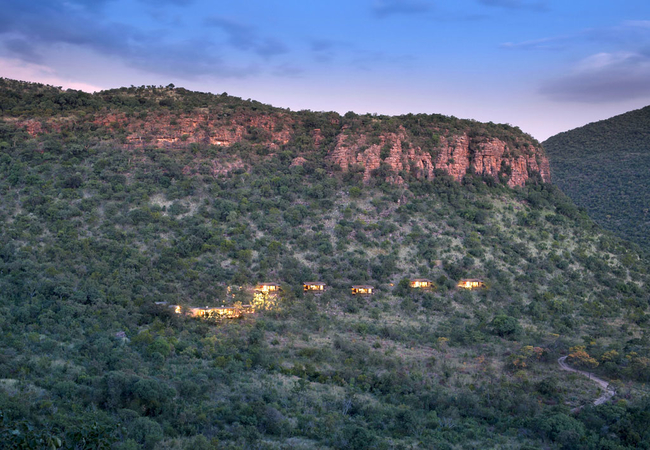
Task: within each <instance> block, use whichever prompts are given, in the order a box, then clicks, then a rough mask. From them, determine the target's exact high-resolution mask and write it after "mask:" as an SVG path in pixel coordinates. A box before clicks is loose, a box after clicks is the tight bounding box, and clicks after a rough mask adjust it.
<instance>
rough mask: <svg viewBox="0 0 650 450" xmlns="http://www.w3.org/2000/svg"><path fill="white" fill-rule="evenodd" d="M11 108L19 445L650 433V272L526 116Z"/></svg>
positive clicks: (31, 102) (135, 91) (3, 126)
mask: <svg viewBox="0 0 650 450" xmlns="http://www.w3.org/2000/svg"><path fill="white" fill-rule="evenodd" d="M0 98H1V99H2V101H1V102H0V104H1V105H2V108H3V112H2V117H1V120H0V193H1V195H0V222H1V223H2V224H3V225H2V227H1V228H0V333H1V335H0V336H1V340H0V342H1V343H2V345H0V374H2V379H0V444H2V446H3V447H5V448H46V447H47V448H58V447H62V448H75V447H84V446H85V447H90V448H115V449H132V448H194V449H203V448H233V449H234V448H252V447H255V448H413V447H423V448H450V449H451V448H461V447H468V446H473V447H481V448H493V447H504V448H526V447H528V448H539V447H542V446H545V447H552V448H604V447H609V448H636V447H638V446H640V445H642V444H643V443H644V442H648V440H649V439H650V435H649V434H648V433H649V432H648V430H647V419H646V418H647V414H648V413H649V412H650V402H648V400H647V396H646V390H645V387H644V386H645V384H644V383H647V382H648V381H649V379H648V373H650V341H649V339H648V335H647V329H648V322H649V317H650V316H648V297H647V293H646V292H647V286H648V283H649V282H650V275H649V273H650V272H649V270H648V269H649V266H648V261H647V260H646V259H644V257H643V255H640V254H639V253H638V252H637V251H636V250H635V249H634V248H633V246H630V244H629V243H628V242H626V241H623V240H621V239H619V238H617V237H615V236H613V235H612V234H611V233H609V232H607V231H605V230H603V229H601V228H600V227H599V226H598V225H596V224H595V223H594V222H593V221H592V220H591V219H590V218H589V217H588V216H587V215H586V214H585V212H584V211H583V210H581V209H579V208H577V207H576V206H575V205H574V204H573V203H572V202H571V201H570V200H569V199H568V198H567V197H566V196H564V195H563V194H562V192H560V191H559V190H558V189H557V188H555V187H554V186H553V185H551V184H549V183H547V182H545V181H548V173H547V171H546V169H545V157H544V154H543V152H542V150H540V146H539V144H538V143H536V142H535V141H533V140H532V139H531V138H530V137H528V136H527V135H525V134H524V133H522V132H521V131H519V130H518V129H515V128H512V127H509V126H504V125H495V124H480V123H478V122H473V121H462V120H459V119H455V118H449V117H445V116H438V115H434V116H427V115H420V116H411V115H407V116H400V117H384V116H372V115H365V116H359V115H355V114H353V113H348V114H346V115H345V116H339V115H338V114H335V113H314V112H310V111H301V112H291V111H288V110H281V109H277V108H272V107H270V106H267V105H262V104H260V103H257V102H252V101H244V100H241V99H237V98H234V97H230V96H226V95H219V96H214V95H211V94H201V93H196V92H190V91H187V90H184V89H181V88H175V87H172V86H168V87H165V88H161V87H140V88H135V87H132V88H123V89H115V90H111V91H104V92H100V93H97V94H93V95H90V94H84V93H80V92H75V91H63V90H60V89H58V88H54V87H49V86H43V85H38V84H30V83H22V82H18V81H12V80H3V86H2V89H0ZM179 133H180V134H179ZM434 136H435V137H434ZM226 141H227V142H226ZM377 153H378V154H379V161H377V158H376V156H377ZM440 161H442V162H440ZM504 161H505V162H504ZM439 162H440V163H439ZM523 167H525V168H526V170H525V171H524V170H523ZM537 169H539V170H537ZM524 176H525V179H522V178H520V177H524ZM415 279H428V280H430V281H432V282H433V285H434V286H433V288H432V289H424V290H422V289H419V288H412V287H411V280H415ZM462 279H478V280H480V282H482V283H483V284H484V287H479V288H477V289H474V290H466V289H463V288H462V287H459V282H460V281H461V280H462ZM306 281H320V282H322V283H324V284H325V285H326V286H327V288H326V290H325V291H324V292H323V293H322V294H313V293H309V292H305V291H304V290H303V283H304V282H306ZM261 282H270V283H277V284H279V285H280V286H281V289H282V291H281V294H280V295H279V296H278V297H277V298H274V297H266V296H264V295H261V294H259V293H255V292H254V290H253V288H254V287H255V286H256V285H257V284H258V283H261ZM476 283H477V284H479V282H478V281H477V282H476ZM353 285H371V286H373V287H374V294H373V295H371V296H356V295H354V296H353V295H352V293H351V287H352V286H353ZM479 285H480V284H479ZM249 304H250V305H252V306H246V305H249ZM222 305H223V306H224V307H226V308H230V309H220V308H221V307H222ZM172 306H173V307H172ZM206 307H208V309H210V308H211V311H212V313H211V317H204V318H202V317H196V315H198V314H200V313H201V312H202V311H207V309H205V308H206ZM250 310H254V311H255V312H254V313H252V314H242V316H241V317H239V318H234V319H228V318H219V317H214V316H216V315H219V314H221V313H222V312H224V311H227V312H228V314H230V312H233V315H237V314H239V313H241V312H242V311H250ZM195 313H196V314H195ZM563 355H564V356H568V358H567V360H566V361H567V363H568V364H569V365H571V366H572V367H577V368H583V369H587V370H590V371H593V372H595V373H597V374H598V376H599V377H601V378H605V379H608V380H610V381H611V380H616V381H613V385H614V386H616V387H617V395H616V396H615V397H614V402H610V403H606V404H604V405H601V406H598V407H594V406H590V404H591V403H592V402H593V401H594V400H595V399H596V398H597V397H599V396H600V394H599V392H598V389H599V387H598V386H597V385H596V384H595V383H592V382H591V381H590V380H589V379H587V378H586V377H585V378H584V379H583V377H579V376H575V375H570V374H568V373H567V372H564V371H563V370H562V369H561V367H560V366H559V365H558V363H557V359H558V358H559V357H560V356H563ZM582 406H584V408H582V409H580V411H579V412H572V411H573V410H574V408H580V407H582Z"/></svg>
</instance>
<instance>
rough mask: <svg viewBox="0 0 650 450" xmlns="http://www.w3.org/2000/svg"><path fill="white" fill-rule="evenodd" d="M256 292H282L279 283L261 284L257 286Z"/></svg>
mask: <svg viewBox="0 0 650 450" xmlns="http://www.w3.org/2000/svg"><path fill="white" fill-rule="evenodd" d="M255 290H256V291H257V292H263V293H266V294H270V293H277V292H279V291H280V285H279V284H278V283H260V284H258V285H257V286H255Z"/></svg>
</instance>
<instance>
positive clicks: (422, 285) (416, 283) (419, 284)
mask: <svg viewBox="0 0 650 450" xmlns="http://www.w3.org/2000/svg"><path fill="white" fill-rule="evenodd" d="M411 287H412V288H414V289H431V288H432V287H433V281H431V280H427V279H426V278H415V279H413V280H411Z"/></svg>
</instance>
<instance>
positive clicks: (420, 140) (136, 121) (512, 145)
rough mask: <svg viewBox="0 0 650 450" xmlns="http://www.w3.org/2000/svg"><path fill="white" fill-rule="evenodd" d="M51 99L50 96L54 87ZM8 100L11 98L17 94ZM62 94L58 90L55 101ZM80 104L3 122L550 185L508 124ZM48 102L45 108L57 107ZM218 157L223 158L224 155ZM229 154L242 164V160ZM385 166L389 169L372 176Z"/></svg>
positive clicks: (176, 93)
mask: <svg viewBox="0 0 650 450" xmlns="http://www.w3.org/2000/svg"><path fill="white" fill-rule="evenodd" d="M48 92H49V94H48V95H52V96H54V97H56V95H57V91H56V89H54V90H50V91H48ZM11 93H12V95H13V96H14V97H15V96H16V90H14V91H12V92H11ZM68 93H69V91H58V95H59V96H65V95H69V94H68ZM41 95H42V94H41ZM84 96H85V97H84ZM79 98H81V99H82V100H83V101H84V102H85V103H84V107H69V108H63V107H62V108H61V109H62V110H61V111H59V112H57V111H54V113H50V114H48V115H47V117H42V116H41V117H34V115H33V114H32V115H29V114H25V113H22V114H16V113H14V112H13V110H12V111H11V112H9V113H7V112H6V111H5V112H4V114H3V117H2V120H3V121H4V122H5V123H9V124H12V125H13V126H15V127H17V128H19V129H22V130H24V131H26V132H27V133H28V134H29V135H30V136H32V137H34V138H38V137H43V136H46V135H48V134H56V135H60V136H63V137H66V136H71V135H75V134H79V133H91V134H92V133H94V134H95V135H97V136H99V139H100V140H102V141H104V140H106V139H111V140H112V141H113V142H114V143H115V144H117V145H120V146H122V147H124V148H127V149H129V148H130V149H135V148H138V147H166V148H186V147H190V146H192V145H194V146H195V147H197V148H202V147H209V146H213V147H221V148H223V149H224V150H226V153H227V148H228V147H231V146H233V145H234V144H244V145H247V146H250V147H253V148H256V147H257V148H259V147H263V148H264V149H265V150H264V151H263V152H258V153H261V154H263V153H264V154H268V153H271V154H273V153H277V152H286V151H288V152H290V153H293V164H294V165H297V164H304V163H306V162H308V161H309V160H310V157H309V156H310V154H311V155H312V156H313V155H314V153H317V155H318V156H317V157H316V159H317V160H318V161H321V162H322V161H323V160H326V161H328V162H329V163H330V164H336V165H338V166H340V167H341V169H342V170H344V171H347V170H350V169H353V170H355V171H363V178H364V180H365V181H369V180H370V179H371V177H372V176H373V174H376V175H379V176H384V177H386V179H387V180H389V181H391V182H395V183H404V182H405V179H404V178H405V175H407V174H408V175H409V176H412V177H415V178H418V179H423V178H424V179H431V178H433V177H435V176H436V174H440V173H447V174H449V175H451V176H452V177H453V178H454V179H456V180H457V181H462V180H463V178H464V177H465V176H466V175H467V174H468V173H475V174H478V175H486V176H491V177H494V178H495V179H498V180H500V181H503V182H506V183H507V184H508V185H509V186H511V187H512V186H521V185H523V184H525V183H526V181H527V180H528V179H529V178H530V177H531V176H534V175H535V174H538V175H539V177H540V178H541V179H542V180H543V181H545V182H550V170H549V163H548V160H547V158H546V156H545V154H544V151H543V150H542V148H541V146H540V145H539V143H537V142H536V141H535V140H534V139H532V138H531V137H530V136H528V135H526V134H524V133H522V132H521V131H520V130H519V129H518V128H516V127H511V126H509V125H496V124H492V123H489V124H482V123H479V122H475V121H469V120H460V119H456V118H454V117H447V116H441V115H424V114H421V115H412V114H409V115H406V116H397V117H386V116H376V115H364V116H359V115H356V114H353V113H348V114H346V115H345V116H340V115H338V114H336V113H314V112H311V111H300V112H291V111H289V110H284V109H279V108H273V107H270V106H268V105H262V104H261V103H258V102H252V101H250V100H248V101H245V100H241V99H239V98H236V97H231V96H227V95H226V94H223V95H216V96H215V95H212V94H201V93H195V92H190V91H185V90H184V89H175V88H173V87H171V88H170V87H167V88H162V87H161V88H154V87H148V88H144V87H142V88H130V89H127V88H122V89H119V90H112V91H105V92H101V93H97V94H92V95H91V94H83V93H78V94H77V97H75V100H76V101H77V102H78V103H79ZM48 100H49V103H48V106H50V105H52V104H55V102H54V101H52V100H51V99H48ZM55 100H56V98H55ZM67 101H68V102H70V101H69V100H67ZM32 103H33V99H32ZM60 103H63V102H61V101H59V104H60ZM124 105H128V107H125V106H124ZM14 110H15V108H14ZM49 111H51V108H50V109H48V112H49ZM240 147H241V146H240ZM238 151H240V150H239V149H238ZM220 154H221V156H220V157H219V158H221V159H223V157H224V156H223V154H224V152H223V151H222V152H220ZM236 157H237V158H239V159H240V160H241V159H242V158H241V157H242V155H241V154H238V155H236ZM219 158H217V159H215V160H214V161H211V164H212V165H213V166H214V167H216V169H215V171H214V173H223V172H224V171H227V170H228V169H227V167H242V164H241V163H237V164H234V165H233V160H232V158H229V160H228V163H227V164H225V163H224V164H221V161H220V159H219ZM244 159H245V158H244ZM221 165H223V166H224V167H222V168H221V169H222V170H221V169H219V167H220V166H221ZM382 168H383V169H386V170H383V171H382V170H378V169H382Z"/></svg>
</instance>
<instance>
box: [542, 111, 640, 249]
mask: <svg viewBox="0 0 650 450" xmlns="http://www.w3.org/2000/svg"><path fill="white" fill-rule="evenodd" d="M543 146H544V148H545V150H546V152H547V154H548V157H549V159H550V163H551V173H552V176H553V182H554V183H555V184H556V185H557V186H558V187H560V189H562V190H563V191H564V192H565V193H566V194H567V195H568V196H569V197H571V198H572V199H573V201H575V202H576V204H577V205H578V206H581V207H584V208H586V209H587V211H589V214H590V215H591V216H592V217H593V218H594V219H595V220H596V221H597V222H598V223H599V224H601V225H602V226H603V227H604V228H606V229H608V230H611V231H613V232H615V233H617V234H618V235H619V236H621V237H624V238H626V239H630V240H632V241H634V242H637V243H638V244H639V245H641V246H643V247H644V248H645V249H646V250H650V106H648V107H645V108H643V109H639V110H636V111H630V112H628V113H625V114H621V115H620V116H616V117H612V118H611V119H607V120H601V121H600V122H594V123H590V124H588V125H585V126H584V127H580V128H576V129H575V130H571V131H567V132H564V133H560V134H558V135H556V136H553V137H551V138H549V139H548V140H546V141H545V142H544V143H543Z"/></svg>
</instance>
